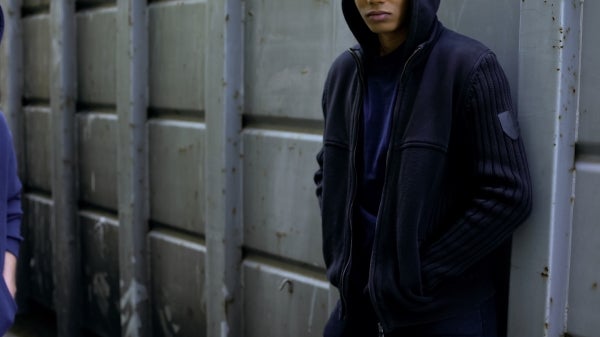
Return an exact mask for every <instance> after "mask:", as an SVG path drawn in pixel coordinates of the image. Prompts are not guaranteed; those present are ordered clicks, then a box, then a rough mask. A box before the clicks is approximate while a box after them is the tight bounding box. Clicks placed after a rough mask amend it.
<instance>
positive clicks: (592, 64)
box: [570, 1, 600, 155]
mask: <svg viewBox="0 0 600 337" xmlns="http://www.w3.org/2000/svg"><path fill="white" fill-rule="evenodd" d="M598 14H600V2H598V1H587V2H586V3H585V11H584V12H583V36H582V39H583V41H582V43H583V46H582V50H583V52H582V54H581V106H580V108H579V113H580V116H579V118H580V120H579V143H580V144H585V145H596V148H595V149H594V150H595V151H596V152H597V154H599V155H600V149H599V148H598V146H600V132H599V131H600V129H599V127H598V126H599V125H600V96H598V93H599V92H600V67H599V66H598V60H599V57H600V44H599V43H598V36H597V34H596V32H598V31H599V29H600V22H599V21H598V20H597V19H598ZM574 38H575V37H574ZM570 71H571V72H575V71H577V69H570Z"/></svg>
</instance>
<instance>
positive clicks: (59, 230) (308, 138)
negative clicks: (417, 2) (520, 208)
mask: <svg viewBox="0 0 600 337" xmlns="http://www.w3.org/2000/svg"><path fill="white" fill-rule="evenodd" d="M0 3H1V4H2V7H3V9H4V12H5V19H6V26H7V28H6V32H5V36H4V38H3V41H2V44H0V51H1V59H0V72H1V73H0V103H1V105H2V109H3V111H4V113H5V114H6V115H7V117H8V120H9V122H10V124H11V129H12V130H13V136H14V137H15V146H16V147H17V151H18V156H19V163H20V174H21V177H22V180H23V183H24V195H23V201H24V209H25V218H24V223H23V234H24V236H25V238H26V240H25V242H24V243H23V246H22V250H21V252H22V253H21V257H20V265H19V304H20V307H21V311H22V312H23V315H27V313H28V312H31V311H33V310H34V309H35V308H38V307H41V308H45V309H47V310H48V311H47V312H46V315H47V316H50V318H51V319H54V321H55V322H56V334H57V335H58V336H80V335H82V331H85V332H86V333H88V334H92V335H97V336H144V337H146V336H211V337H212V336H230V337H238V336H247V337H252V336H257V337H258V336H260V337H265V336H289V337H305V336H321V335H322V329H323V327H324V325H325V322H326V320H327V318H328V315H329V313H330V311H331V310H332V309H333V306H334V305H335V302H336V300H337V291H336V290H335V289H334V288H333V287H331V286H330V285H329V283H328V282H327V280H326V278H325V272H324V263H323V260H322V256H321V228H320V217H319V210H318V205H317V200H316V197H315V194H314V184H313V182H312V175H313V173H314V171H315V170H316V169H317V166H316V161H315V156H316V153H317V152H318V150H319V148H320V146H321V141H322V137H321V132H322V126H323V122H322V115H321V107H320V101H321V90H322V86H323V82H324V80H325V76H326V74H327V71H328V68H329V66H330V64H331V62H332V61H333V60H334V59H335V57H337V55H339V54H340V53H341V52H343V51H344V50H345V49H346V48H348V47H350V46H352V45H353V44H354V43H355V42H354V39H353V37H352V36H351V34H350V33H349V31H348V29H347V26H346V23H345V21H344V19H343V16H342V15H341V10H340V1H339V0H334V1H324V0H316V1H298V0H282V1H263V0H245V1H240V0H160V1H159V0H156V1H137V0H112V1H111V0H105V1H101V0H87V1H85V0H78V1H66V0H52V1H50V0H2V1H0ZM586 7H587V8H586V11H585V12H584V11H583V2H582V1H581V2H580V1H567V0H562V1H559V0H555V1H551V0H548V1H538V2H531V1H527V2H525V1H514V0H478V1H472V0H455V1H442V4H441V8H440V12H439V17H440V19H441V20H442V22H443V23H444V24H445V25H446V26H447V27H449V28H451V29H455V30H457V31H459V32H461V33H465V34H467V35H470V36H472V37H474V38H476V39H479V40H481V41H482V42H484V43H485V44H486V45H488V46H489V47H490V48H491V49H492V50H494V51H495V53H496V54H497V55H498V58H499V60H500V62H501V64H502V66H503V67H504V70H505V72H506V74H507V77H508V79H509V82H510V84H511V89H512V94H513V99H514V101H515V104H516V105H517V106H518V110H519V116H520V122H521V130H522V134H523V138H524V142H525V144H526V147H527V150H528V153H529V157H530V165H531V171H532V177H533V180H534V187H535V195H534V197H535V207H534V212H533V213H532V216H531V217H530V219H529V220H528V221H527V222H526V223H525V224H524V225H523V226H522V228H521V229H519V231H518V232H517V233H516V235H515V238H514V248H513V259H512V267H511V296H510V312H509V335H510V336H512V337H522V336H540V337H541V336H552V337H559V336H562V334H563V333H566V332H567V331H568V332H569V333H570V334H571V335H572V336H577V337H593V336H595V334H596V331H598V329H600V326H598V325H597V324H598V322H597V320H595V319H594V318H593V317H594V314H595V313H596V312H597V311H596V310H595V308H597V307H598V305H599V304H600V297H598V296H600V295H599V294H600V292H599V291H600V290H598V289H597V288H598V286H597V283H598V282H600V275H599V274H598V273H597V272H596V271H595V269H594V268H590V266H593V263H594V262H593V261H596V260H597V259H598V258H600V249H599V248H598V245H597V244H596V243H595V242H596V241H597V240H593V239H592V238H595V237H596V236H595V234H598V233H597V232H598V231H597V229H596V228H597V227H598V226H597V219H598V218H600V215H598V214H596V213H597V209H598V208H597V207H591V206H592V205H593V202H594V201H593V200H594V196H595V195H596V194H597V192H599V191H600V159H599V158H600V139H599V138H598V134H600V133H599V132H598V131H600V130H598V125H600V111H599V109H598V105H599V104H598V102H597V100H596V99H595V97H596V95H594V92H595V89H597V88H599V87H600V84H599V83H600V76H599V75H598V71H597V69H596V68H597V67H595V66H597V64H596V63H597V62H596V60H597V59H598V54H599V53H600V49H598V47H597V44H595V43H594V35H593V34H594V32H595V29H596V28H597V27H596V26H597V24H596V23H595V21H594V20H593V19H594V17H595V16H594V14H597V13H600V7H599V6H598V5H596V4H594V3H586ZM578 115H580V120H579V124H577V122H578V120H577V117H578ZM577 125H579V128H578V129H577ZM594 212H596V213H594ZM567 308H568V310H567ZM594 324H596V325H594Z"/></svg>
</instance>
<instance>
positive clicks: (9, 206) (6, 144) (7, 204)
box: [0, 8, 22, 335]
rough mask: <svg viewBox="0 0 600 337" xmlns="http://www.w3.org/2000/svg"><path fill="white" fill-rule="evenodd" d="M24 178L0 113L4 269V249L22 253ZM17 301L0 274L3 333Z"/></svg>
mask: <svg viewBox="0 0 600 337" xmlns="http://www.w3.org/2000/svg"><path fill="white" fill-rule="evenodd" d="M3 31H4V16H3V13H2V8H0V38H1V37H2V33H3ZM21 216H22V211H21V182H20V180H19V177H18V175H17V161H16V157H15V152H14V147H13V143H12V139H11V134H10V130H9V129H8V126H7V124H6V120H5V119H4V115H3V114H2V113H0V271H1V270H4V252H10V253H12V254H13V255H15V256H17V257H18V256H19V245H20V242H21V240H22V237H21V232H20V228H21ZM16 312H17V304H16V302H15V300H14V299H13V297H12V295H11V294H10V292H9V290H8V287H7V286H6V282H5V281H4V278H3V277H0V335H4V333H5V332H6V331H7V330H8V329H9V328H10V327H11V325H12V323H13V322H14V318H15V314H16Z"/></svg>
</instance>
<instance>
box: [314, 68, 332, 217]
mask: <svg viewBox="0 0 600 337" xmlns="http://www.w3.org/2000/svg"><path fill="white" fill-rule="evenodd" d="M328 82H329V76H328V79H327V80H326V82H325V87H324V89H323V96H322V97H321V109H322V110H323V116H324V119H325V114H326V113H325V112H326V109H327V102H326V101H327V99H326V98H327V85H328ZM324 129H325V128H323V130H324ZM324 153H325V151H324V148H323V146H321V150H319V153H317V164H318V165H319V168H318V169H317V171H316V172H315V174H314V176H313V180H314V182H315V185H316V191H315V192H316V195H317V199H318V201H319V208H320V209H322V207H323V199H322V194H323V158H324Z"/></svg>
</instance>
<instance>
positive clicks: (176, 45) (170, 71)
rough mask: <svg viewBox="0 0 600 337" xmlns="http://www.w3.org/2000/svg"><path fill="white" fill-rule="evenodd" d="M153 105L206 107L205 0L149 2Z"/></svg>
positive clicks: (172, 107)
mask: <svg viewBox="0 0 600 337" xmlns="http://www.w3.org/2000/svg"><path fill="white" fill-rule="evenodd" d="M148 16H149V17H148V20H149V39H150V41H149V43H150V47H149V48H150V73H149V76H150V79H149V80H150V96H149V98H150V106H151V107H153V108H164V109H174V110H194V111H196V112H197V113H199V111H201V110H204V73H205V72H204V67H205V65H204V63H205V61H204V60H205V57H204V54H205V52H206V31H205V25H203V24H202V23H203V22H204V19H205V16H206V1H173V2H164V3H157V4H153V5H151V6H149V12H148Z"/></svg>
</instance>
